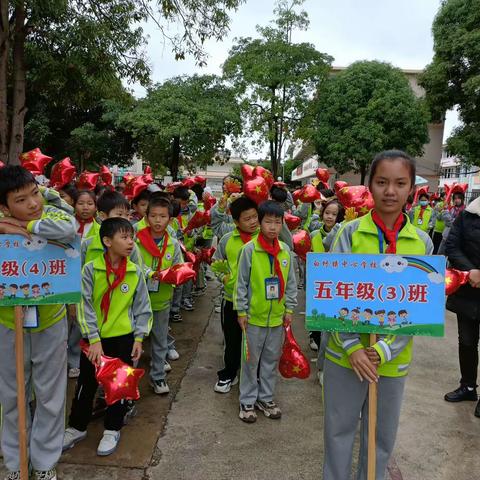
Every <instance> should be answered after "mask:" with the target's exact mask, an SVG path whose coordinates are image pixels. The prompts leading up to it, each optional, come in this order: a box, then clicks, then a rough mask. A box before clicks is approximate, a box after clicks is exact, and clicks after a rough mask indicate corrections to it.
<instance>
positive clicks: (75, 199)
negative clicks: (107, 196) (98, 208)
mask: <svg viewBox="0 0 480 480" xmlns="http://www.w3.org/2000/svg"><path fill="white" fill-rule="evenodd" d="M82 195H88V196H89V197H90V198H91V199H92V200H93V203H95V205H96V204H97V197H96V196H95V192H93V191H92V190H78V191H77V193H76V195H75V196H74V197H73V205H76V204H77V202H78V200H79V199H80V197H81V196H82Z"/></svg>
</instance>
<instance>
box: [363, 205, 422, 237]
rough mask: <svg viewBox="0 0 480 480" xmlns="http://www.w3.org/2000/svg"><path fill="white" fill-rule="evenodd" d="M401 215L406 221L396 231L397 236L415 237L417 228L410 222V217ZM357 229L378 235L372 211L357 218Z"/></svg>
mask: <svg viewBox="0 0 480 480" xmlns="http://www.w3.org/2000/svg"><path fill="white" fill-rule="evenodd" d="M403 217H404V218H405V219H406V222H405V225H404V226H403V228H402V229H401V230H400V232H398V238H417V237H418V235H417V229H416V228H415V227H414V226H413V225H412V224H411V223H410V219H409V218H408V216H407V215H405V214H403ZM357 230H358V231H359V232H364V233H371V234H372V235H375V236H378V230H377V226H376V225H375V222H374V221H373V219H372V211H370V212H368V213H367V214H366V215H364V216H363V217H361V218H360V219H359V224H358V228H357Z"/></svg>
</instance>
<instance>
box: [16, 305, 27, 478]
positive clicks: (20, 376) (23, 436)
mask: <svg viewBox="0 0 480 480" xmlns="http://www.w3.org/2000/svg"><path fill="white" fill-rule="evenodd" d="M15 367H16V371H17V411H18V445H19V450H20V452H19V453H20V479H21V480H28V454H27V412H26V399H25V369H24V357H23V308H22V307H21V306H16V307H15Z"/></svg>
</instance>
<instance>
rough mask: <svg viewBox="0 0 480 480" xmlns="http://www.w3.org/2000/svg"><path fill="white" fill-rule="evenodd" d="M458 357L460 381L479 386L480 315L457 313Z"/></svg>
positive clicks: (463, 383)
mask: <svg viewBox="0 0 480 480" xmlns="http://www.w3.org/2000/svg"><path fill="white" fill-rule="evenodd" d="M457 322H458V357H459V359H460V373H461V374H462V379H461V380H460V383H461V384H462V385H467V386H469V387H476V386H477V370H478V338H479V327H480V316H478V317H477V318H474V317H473V318H472V317H468V316H466V315H460V314H457Z"/></svg>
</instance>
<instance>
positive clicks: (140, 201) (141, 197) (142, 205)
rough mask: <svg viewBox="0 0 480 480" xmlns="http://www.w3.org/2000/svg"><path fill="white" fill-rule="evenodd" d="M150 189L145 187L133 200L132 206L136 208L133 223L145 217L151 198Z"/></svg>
mask: <svg viewBox="0 0 480 480" xmlns="http://www.w3.org/2000/svg"><path fill="white" fill-rule="evenodd" d="M150 195H151V193H150V191H149V190H147V189H145V190H143V191H141V192H140V193H139V194H138V195H137V196H136V197H135V198H134V199H133V200H132V202H131V203H132V208H133V210H134V212H135V213H134V214H133V216H132V219H131V222H132V225H135V224H136V223H138V222H140V220H142V219H143V218H144V217H145V214H146V213H147V208H148V201H149V200H150Z"/></svg>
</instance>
